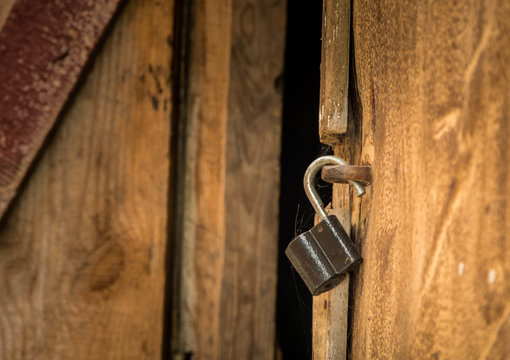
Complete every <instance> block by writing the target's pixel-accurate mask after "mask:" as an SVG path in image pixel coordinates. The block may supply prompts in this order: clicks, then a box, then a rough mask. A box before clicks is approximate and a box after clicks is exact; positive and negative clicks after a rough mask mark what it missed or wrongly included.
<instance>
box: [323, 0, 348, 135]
mask: <svg viewBox="0 0 510 360" xmlns="http://www.w3.org/2000/svg"><path fill="white" fill-rule="evenodd" d="M322 19H323V20H322V57H321V85H320V89H321V90H320V108H319V135H320V139H321V142H323V143H325V144H329V145H335V144H336V143H337V142H338V139H339V137H340V136H341V135H342V134H344V133H345V132H346V131H347V88H348V85H349V33H350V24H351V1H350V0H324V2H323V16H322Z"/></svg>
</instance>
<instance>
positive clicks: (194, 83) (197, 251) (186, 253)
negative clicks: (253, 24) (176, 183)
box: [172, 0, 232, 359]
mask: <svg viewBox="0 0 510 360" xmlns="http://www.w3.org/2000/svg"><path fill="white" fill-rule="evenodd" d="M191 12H192V13H191V15H190V16H191V33H190V38H189V40H188V41H189V54H187V55H186V58H184V59H182V60H181V61H185V62H188V74H187V77H186V78H185V81H184V83H183V86H185V88H184V89H183V90H182V91H183V94H182V98H181V99H180V101H184V102H185V103H186V104H187V108H186V109H183V114H182V115H181V116H182V118H181V119H180V121H181V122H182V123H183V124H185V126H184V127H183V129H182V132H183V134H185V135H184V136H182V137H181V139H182V140H184V144H183V148H184V149H183V152H182V154H181V156H182V158H180V159H179V161H181V162H182V163H184V164H185V167H184V169H183V173H182V174H180V176H183V177H184V179H185V181H183V182H182V183H180V188H178V189H177V192H178V194H180V195H181V196H180V200H179V203H180V204H179V209H180V210H181V212H182V213H181V215H180V216H181V218H182V220H181V222H182V224H181V225H179V224H177V226H180V227H181V229H182V230H181V233H180V234H179V237H178V238H177V239H176V241H179V242H181V243H182V246H180V249H179V250H180V251H181V253H180V254H179V253H176V254H175V256H174V257H175V259H176V260H179V259H180V263H181V264H180V265H179V267H178V268H176V270H179V268H180V271H178V274H179V275H180V277H178V278H177V281H176V282H175V289H174V292H175V296H174V305H173V306H174V309H173V313H174V314H175V315H176V316H174V318H173V324H172V328H173V331H172V354H173V356H174V358H176V359H181V358H182V359H184V358H187V357H188V356H189V355H190V354H191V355H193V356H194V357H195V358H197V359H214V358H216V357H217V356H218V354H219V351H220V350H219V346H220V345H219V341H220V336H219V335H220V332H219V331H220V328H219V317H218V314H219V312H220V298H221V282H222V268H223V262H224V256H225V255H224V252H225V250H224V247H225V226H226V223H225V169H226V162H225V154H226V141H227V140H226V126H227V104H228V87H229V79H230V43H231V40H230V39H231V35H230V34H231V32H230V28H231V17H232V15H231V13H232V4H231V1H230V0H224V1H220V0H218V1H209V0H207V1H206V0H197V1H195V2H194V3H193V6H192V7H191ZM179 209H178V210H179Z"/></svg>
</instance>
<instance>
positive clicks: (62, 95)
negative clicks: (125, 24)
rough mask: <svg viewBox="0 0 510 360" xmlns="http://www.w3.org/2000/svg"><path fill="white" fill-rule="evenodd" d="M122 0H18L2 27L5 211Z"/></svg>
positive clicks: (1, 185)
mask: <svg viewBox="0 0 510 360" xmlns="http://www.w3.org/2000/svg"><path fill="white" fill-rule="evenodd" d="M119 2H120V1H119V0H96V1H89V0H59V1H57V0H16V2H15V3H14V4H13V6H12V8H11V11H10V13H9V15H8V16H7V18H6V20H5V24H4V26H3V28H2V29H1V31H0V217H1V216H2V215H3V214H4V212H5V210H6V209H7V207H8V205H9V203H10V202H11V200H12V199H13V197H14V196H15V195H16V192H17V189H18V187H19V185H20V183H21V181H22V180H23V178H24V176H25V174H26V172H27V170H28V168H29V167H30V164H31V163H32V161H33V160H34V157H35V156H36V154H37V152H38V151H39V149H40V147H41V145H42V144H43V142H44V139H45V138H46V136H47V134H48V132H49V131H50V129H51V128H52V127H53V125H54V124H55V121H56V119H57V117H58V115H59V113H60V112H61V110H62V108H63V106H64V105H65V103H66V100H67V98H68V97H69V95H70V93H71V91H72V90H73V88H74V86H75V85H76V82H77V80H78V78H79V76H80V74H81V73H82V70H83V68H84V67H85V65H86V63H87V60H88V59H89V57H90V55H91V53H92V51H93V49H94V47H95V45H96V44H97V43H98V40H99V39H100V37H101V35H102V34H103V32H104V31H105V28H106V26H107V25H108V23H109V21H110V20H111V18H112V16H113V14H114V13H115V11H116V10H117V8H118V6H119Z"/></svg>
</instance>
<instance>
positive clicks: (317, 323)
mask: <svg viewBox="0 0 510 360" xmlns="http://www.w3.org/2000/svg"><path fill="white" fill-rule="evenodd" d="M326 210H327V211H328V215H331V214H334V215H336V216H337V218H338V220H339V221H340V223H341V224H342V226H343V227H344V229H345V231H346V232H347V234H349V233H350V232H351V211H350V209H339V208H336V209H326ZM348 305H349V274H347V275H346V276H345V278H344V279H343V280H342V282H341V283H340V284H338V285H337V286H336V287H335V288H333V289H332V290H330V291H328V292H325V293H322V294H320V295H319V296H314V297H313V322H312V346H313V359H314V360H339V359H345V358H346V356H347V319H348V311H347V309H348Z"/></svg>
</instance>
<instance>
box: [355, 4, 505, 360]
mask: <svg viewBox="0 0 510 360" xmlns="http://www.w3.org/2000/svg"><path fill="white" fill-rule="evenodd" d="M353 11H354V14H353V26H354V47H355V49H354V54H355V55H354V57H355V66H356V74H357V77H356V82H357V89H358V92H359V98H360V103H359V104H357V106H355V107H354V109H353V111H354V112H356V113H357V114H358V116H360V117H361V118H362V121H363V126H362V129H363V133H362V135H363V137H362V139H363V144H362V147H361V150H362V153H361V154H359V156H360V160H361V163H362V164H370V165H372V170H373V185H372V189H371V191H370V190H369V191H368V194H367V199H363V203H362V205H361V212H360V213H358V214H353V223H354V218H356V217H358V218H359V219H360V220H359V221H357V224H358V226H357V228H356V232H358V233H359V234H360V236H359V238H360V239H361V240H362V244H363V257H364V262H363V265H362V268H361V272H360V274H359V276H358V277H357V279H358V281H356V285H355V296H354V304H355V308H354V313H353V322H354V327H353V330H352V331H353V337H352V358H353V359H507V358H509V357H510V341H509V340H508V339H509V334H510V278H509V274H510V245H509V244H510V243H509V237H508V234H509V233H510V217H509V215H508V214H510V208H509V206H510V201H509V199H508V197H509V194H510V181H509V176H508V171H509V163H510V150H509V149H510V146H509V140H508V139H509V138H510V127H509V114H510V102H509V101H508V100H509V99H510V83H509V81H508V79H510V67H509V66H508V59H510V47H509V46H508V45H509V44H510V35H509V34H510V22H509V21H508V18H509V17H510V3H508V2H505V1H471V2H462V3H459V2H454V1H435V2H429V3H424V2H407V3H400V4H398V5H397V4H395V3H392V2H389V1H382V2H374V1H366V0H355V1H354V3H353ZM356 201H357V200H356ZM356 201H355V204H356ZM353 208H354V209H356V208H357V206H356V205H355V206H354V207H353Z"/></svg>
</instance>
